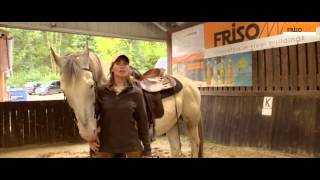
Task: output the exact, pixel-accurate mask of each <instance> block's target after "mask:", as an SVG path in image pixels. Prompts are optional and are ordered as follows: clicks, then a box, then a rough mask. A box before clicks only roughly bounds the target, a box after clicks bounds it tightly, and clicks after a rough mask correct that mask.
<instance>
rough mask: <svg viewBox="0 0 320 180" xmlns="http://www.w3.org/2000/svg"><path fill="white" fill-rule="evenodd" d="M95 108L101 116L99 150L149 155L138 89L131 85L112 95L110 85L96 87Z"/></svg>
mask: <svg viewBox="0 0 320 180" xmlns="http://www.w3.org/2000/svg"><path fill="white" fill-rule="evenodd" d="M97 110H98V113H100V115H101V119H100V120H99V124H100V126H101V132H100V134H99V139H100V151H102V152H110V153H125V152H132V151H144V154H145V155H150V154H151V148H150V137H149V131H148V127H149V125H148V120H147V114H146V107H145V102H144V98H143V94H142V90H141V89H139V88H138V87H136V86H132V85H131V86H128V87H127V88H126V89H125V90H123V91H122V92H121V93H120V94H119V95H116V93H115V92H114V91H113V90H112V88H107V87H103V88H98V89H97ZM142 145H143V146H142Z"/></svg>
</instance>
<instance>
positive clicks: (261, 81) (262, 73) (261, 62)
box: [258, 50, 266, 91]
mask: <svg viewBox="0 0 320 180" xmlns="http://www.w3.org/2000/svg"><path fill="white" fill-rule="evenodd" d="M258 74H259V78H258V90H259V91H264V90H265V88H266V85H265V78H266V68H265V58H264V51H263V50H262V51H258Z"/></svg>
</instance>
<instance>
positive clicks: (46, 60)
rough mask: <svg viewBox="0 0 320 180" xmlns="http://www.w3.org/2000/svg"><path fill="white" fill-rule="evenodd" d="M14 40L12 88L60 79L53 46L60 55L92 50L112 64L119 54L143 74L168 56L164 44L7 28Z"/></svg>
mask: <svg viewBox="0 0 320 180" xmlns="http://www.w3.org/2000/svg"><path fill="white" fill-rule="evenodd" d="M7 30H8V31H10V33H11V35H12V36H13V37H14V50H13V55H14V64H13V76H12V77H10V78H9V79H8V81H7V82H8V85H10V86H23V85H24V84H25V83H26V82H30V81H47V80H54V79H59V78H60V77H59V73H58V72H55V71H54V70H55V67H54V66H53V64H52V63H53V62H52V60H51V57H50V49H49V48H50V47H53V48H54V49H55V50H56V51H57V53H60V54H61V55H63V54H66V53H70V52H77V51H82V50H83V48H84V47H85V45H86V43H87V42H88V45H89V48H90V49H91V50H92V51H93V52H95V53H96V54H97V55H98V56H99V57H100V58H101V59H102V60H105V61H112V60H114V59H115V58H116V56H117V55H120V54H125V55H127V56H128V57H129V58H130V60H131V62H130V64H131V65H132V66H134V67H135V68H137V69H139V70H140V71H141V72H142V73H143V72H145V71H146V70H148V69H150V68H152V67H153V66H154V64H155V63H156V62H157V60H158V59H159V58H160V57H163V56H166V53H167V51H166V44H165V43H164V42H150V41H138V40H129V39H119V38H105V37H93V36H86V35H76V34H65V33H62V34H61V33H56V32H44V31H30V30H20V29H7Z"/></svg>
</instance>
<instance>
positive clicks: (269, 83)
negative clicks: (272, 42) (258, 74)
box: [265, 49, 274, 91]
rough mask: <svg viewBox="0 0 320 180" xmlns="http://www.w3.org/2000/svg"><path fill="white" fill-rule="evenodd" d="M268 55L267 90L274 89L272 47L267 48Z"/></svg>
mask: <svg viewBox="0 0 320 180" xmlns="http://www.w3.org/2000/svg"><path fill="white" fill-rule="evenodd" d="M265 53H266V54H265V56H266V59H265V60H266V85H267V91H272V90H273V66H272V64H273V61H274V60H273V58H272V49H267V50H265Z"/></svg>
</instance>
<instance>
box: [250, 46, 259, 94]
mask: <svg viewBox="0 0 320 180" xmlns="http://www.w3.org/2000/svg"><path fill="white" fill-rule="evenodd" d="M258 73H259V72H258V51H254V52H252V87H253V90H254V91H257V90H258V77H259V74H258Z"/></svg>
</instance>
